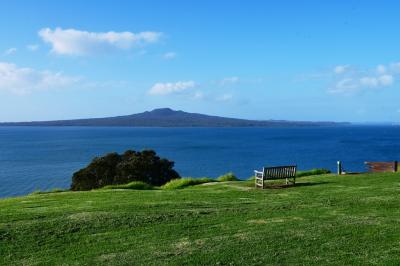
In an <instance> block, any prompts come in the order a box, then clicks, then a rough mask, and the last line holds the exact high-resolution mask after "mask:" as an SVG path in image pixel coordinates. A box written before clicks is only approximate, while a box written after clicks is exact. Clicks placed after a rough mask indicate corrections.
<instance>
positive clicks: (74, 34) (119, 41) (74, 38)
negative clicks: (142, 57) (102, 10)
mask: <svg viewBox="0 0 400 266" xmlns="http://www.w3.org/2000/svg"><path fill="white" fill-rule="evenodd" d="M161 35H162V33H160V32H152V31H144V32H139V33H132V32H129V31H125V32H114V31H109V32H88V31H80V30H76V29H65V30H64V29H62V28H56V29H55V30H52V29H50V28H44V29H41V30H40V31H39V36H40V37H41V38H42V40H43V41H44V42H46V43H49V44H50V45H51V46H52V52H53V53H56V54H60V55H78V56H84V55H91V54H95V53H107V52H109V51H111V50H129V49H131V48H132V47H134V46H137V45H143V44H147V43H155V42H157V41H158V40H159V39H160V37H161Z"/></svg>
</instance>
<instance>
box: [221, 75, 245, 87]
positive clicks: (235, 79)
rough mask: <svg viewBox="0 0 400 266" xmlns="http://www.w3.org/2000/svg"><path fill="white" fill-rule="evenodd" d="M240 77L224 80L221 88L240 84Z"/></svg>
mask: <svg viewBox="0 0 400 266" xmlns="http://www.w3.org/2000/svg"><path fill="white" fill-rule="evenodd" d="M239 80H240V79H239V77H227V78H224V79H222V80H221V81H220V82H219V84H220V85H221V86H226V85H232V84H236V83H238V82H239Z"/></svg>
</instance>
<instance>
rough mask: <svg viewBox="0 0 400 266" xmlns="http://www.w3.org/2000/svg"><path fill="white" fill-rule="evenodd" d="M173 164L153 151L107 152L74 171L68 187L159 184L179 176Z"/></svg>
mask: <svg viewBox="0 0 400 266" xmlns="http://www.w3.org/2000/svg"><path fill="white" fill-rule="evenodd" d="M173 167H174V162H172V161H169V160H167V159H162V158H160V157H158V156H157V155H156V153H155V152H154V151H152V150H144V151H142V152H136V151H132V150H128V151H126V152H125V153H123V154H121V155H120V154H118V153H109V154H107V155H105V156H103V157H96V158H94V159H93V161H92V162H91V163H90V164H89V165H88V166H87V167H85V168H83V169H81V170H79V171H77V172H76V173H74V174H73V176H72V184H71V190H91V189H96V188H101V187H104V186H106V185H121V184H127V183H130V182H132V181H141V182H145V183H147V184H150V185H153V186H161V185H163V184H165V183H167V182H168V181H170V180H172V179H179V178H180V176H179V174H178V173H177V172H176V171H175V170H174V169H173Z"/></svg>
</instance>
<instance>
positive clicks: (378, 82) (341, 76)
mask: <svg viewBox="0 0 400 266" xmlns="http://www.w3.org/2000/svg"><path fill="white" fill-rule="evenodd" d="M336 68H338V69H336ZM336 68H335V71H334V72H335V76H333V80H334V85H333V86H332V87H331V88H330V89H329V91H330V92H332V93H345V94H353V93H356V92H360V91H365V90H369V89H379V88H385V87H389V86H392V85H393V84H394V82H395V77H396V75H399V74H400V63H393V64H389V65H382V64H381V65H378V66H376V68H373V69H366V70H357V69H355V68H352V71H348V69H349V68H350V66H346V69H344V70H343V66H337V67H336ZM336 70H339V71H336Z"/></svg>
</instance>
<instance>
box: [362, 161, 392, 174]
mask: <svg viewBox="0 0 400 266" xmlns="http://www.w3.org/2000/svg"><path fill="white" fill-rule="evenodd" d="M365 165H366V166H367V170H368V172H371V173H383V172H397V170H398V167H397V166H398V163H397V161H394V162H365Z"/></svg>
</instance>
